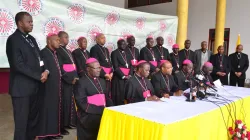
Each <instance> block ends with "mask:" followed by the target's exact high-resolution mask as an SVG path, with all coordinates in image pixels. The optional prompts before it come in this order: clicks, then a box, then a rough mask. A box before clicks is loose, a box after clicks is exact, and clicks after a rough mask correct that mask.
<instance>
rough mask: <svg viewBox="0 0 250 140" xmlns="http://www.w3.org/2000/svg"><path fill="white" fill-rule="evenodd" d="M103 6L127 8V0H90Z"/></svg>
mask: <svg viewBox="0 0 250 140" xmlns="http://www.w3.org/2000/svg"><path fill="white" fill-rule="evenodd" d="M89 1H93V2H98V3H101V4H106V5H111V6H115V7H120V8H125V0H89Z"/></svg>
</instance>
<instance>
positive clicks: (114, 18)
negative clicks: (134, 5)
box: [105, 11, 120, 25]
mask: <svg viewBox="0 0 250 140" xmlns="http://www.w3.org/2000/svg"><path fill="white" fill-rule="evenodd" d="M119 19H120V14H119V13H117V12H115V11H113V12H111V13H109V14H108V15H107V16H106V18H105V23H107V24H109V25H114V24H116V23H117V22H118V21H119Z"/></svg>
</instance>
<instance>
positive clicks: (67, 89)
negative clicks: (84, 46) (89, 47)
mask: <svg viewBox="0 0 250 140" xmlns="http://www.w3.org/2000/svg"><path fill="white" fill-rule="evenodd" d="M56 51H57V54H58V60H59V63H60V68H61V73H62V80H61V81H62V104H63V107H62V110H63V119H62V120H63V121H64V126H69V125H76V109H75V104H74V95H73V84H72V81H73V80H74V78H78V75H77V72H76V71H75V70H74V71H68V72H66V71H65V70H64V69H63V65H64V64H70V65H74V60H73V57H72V55H71V53H70V51H69V50H67V49H66V47H65V46H60V48H58V49H57V50H56Z"/></svg>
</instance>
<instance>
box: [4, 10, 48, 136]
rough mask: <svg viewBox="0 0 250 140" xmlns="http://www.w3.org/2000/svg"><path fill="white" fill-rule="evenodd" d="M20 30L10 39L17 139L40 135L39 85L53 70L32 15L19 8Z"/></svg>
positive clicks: (9, 51)
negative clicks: (47, 65)
mask: <svg viewBox="0 0 250 140" xmlns="http://www.w3.org/2000/svg"><path fill="white" fill-rule="evenodd" d="M15 22H16V25H17V29H16V31H15V32H14V33H13V34H12V35H10V36H9V37H8V39H7V43H6V54H7V57H8V61H9V65H10V83H9V94H10V96H11V99H12V105H13V112H14V123H15V132H14V140H34V138H35V136H36V135H37V132H36V131H37V129H35V128H36V126H37V123H38V119H39V118H38V117H39V116H38V115H39V113H38V112H39V109H38V101H39V96H40V95H39V93H38V91H39V90H40V89H39V87H40V85H41V82H42V83H44V82H45V81H46V80H47V77H48V74H49V71H48V70H45V71H44V72H43V69H44V63H43V60H42V59H41V57H40V50H39V47H38V44H37V42H36V39H35V38H34V37H33V36H32V35H30V34H29V33H30V32H32V30H33V19H32V16H31V15H30V14H29V13H27V12H19V13H17V14H16V16H15Z"/></svg>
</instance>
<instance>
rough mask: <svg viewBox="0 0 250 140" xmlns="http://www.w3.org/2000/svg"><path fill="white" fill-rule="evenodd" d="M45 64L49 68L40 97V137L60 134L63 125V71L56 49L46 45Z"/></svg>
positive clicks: (43, 56)
mask: <svg viewBox="0 0 250 140" xmlns="http://www.w3.org/2000/svg"><path fill="white" fill-rule="evenodd" d="M41 57H42V58H43V62H44V65H45V66H46V68H47V69H48V70H49V75H48V79H47V81H46V82H45V84H44V85H43V86H44V92H43V94H42V96H41V98H40V106H39V108H40V114H39V115H40V119H39V129H38V130H39V133H38V136H39V137H46V136H57V135H60V127H61V125H62V124H61V122H60V121H61V115H62V114H61V100H62V94H61V71H60V65H59V62H58V58H57V54H56V52H55V51H53V50H51V49H49V48H47V47H45V48H44V49H43V50H42V51H41Z"/></svg>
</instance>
